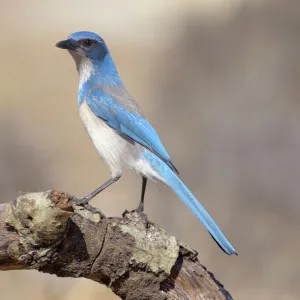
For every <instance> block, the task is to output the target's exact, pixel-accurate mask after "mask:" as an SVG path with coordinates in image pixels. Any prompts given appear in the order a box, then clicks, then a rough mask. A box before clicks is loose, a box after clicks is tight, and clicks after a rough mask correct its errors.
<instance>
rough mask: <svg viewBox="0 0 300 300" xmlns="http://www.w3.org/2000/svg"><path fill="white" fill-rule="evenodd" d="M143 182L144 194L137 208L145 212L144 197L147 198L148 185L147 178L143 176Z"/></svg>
mask: <svg viewBox="0 0 300 300" xmlns="http://www.w3.org/2000/svg"><path fill="white" fill-rule="evenodd" d="M142 178H143V183H142V194H141V201H140V204H139V206H138V208H137V211H140V212H143V211H144V199H145V192H146V186H147V178H146V177H144V176H142Z"/></svg>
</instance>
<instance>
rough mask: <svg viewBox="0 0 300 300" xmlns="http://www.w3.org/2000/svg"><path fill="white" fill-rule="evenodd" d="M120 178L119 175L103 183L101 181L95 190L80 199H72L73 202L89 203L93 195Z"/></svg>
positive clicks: (78, 203) (79, 203)
mask: <svg viewBox="0 0 300 300" xmlns="http://www.w3.org/2000/svg"><path fill="white" fill-rule="evenodd" d="M120 178H121V175H119V176H116V177H113V178H111V179H109V180H107V181H106V182H105V183H103V184H102V185H101V186H100V187H98V188H97V189H96V190H94V191H93V192H91V193H90V194H89V195H87V196H86V197H84V198H82V199H73V202H74V203H75V204H77V205H85V204H87V203H89V201H90V200H92V199H93V198H94V197H95V196H97V195H98V194H99V193H100V192H102V191H103V190H105V189H106V188H107V187H108V186H110V185H111V184H113V183H114V182H116V181H118V180H119V179H120Z"/></svg>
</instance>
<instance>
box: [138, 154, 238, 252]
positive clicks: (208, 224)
mask: <svg viewBox="0 0 300 300" xmlns="http://www.w3.org/2000/svg"><path fill="white" fill-rule="evenodd" d="M144 158H145V159H146V160H147V161H148V162H150V164H151V166H152V167H153V168H154V169H155V170H156V171H157V172H158V174H159V175H160V176H161V177H162V178H163V179H164V180H165V183H166V184H167V185H168V186H169V187H170V188H172V190H173V191H174V192H175V193H176V195H177V196H178V197H179V198H180V199H181V200H182V201H183V202H184V204H185V205H186V206H187V207H188V208H189V209H190V210H191V211H192V213H193V214H194V215H195V216H196V217H197V219H198V220H199V221H200V222H201V223H202V224H203V225H204V227H205V228H206V229H207V230H208V232H209V233H210V235H211V236H212V237H213V238H214V240H215V241H216V242H217V243H218V245H219V246H220V247H221V249H222V250H223V251H224V252H226V253H227V254H228V255H232V254H236V255H237V254H238V253H237V252H236V251H235V249H234V248H233V247H232V245H231V244H230V242H229V241H228V240H227V239H226V237H225V236H224V234H223V233H222V231H221V230H220V228H219V227H218V225H217V224H216V223H215V221H214V220H213V219H212V217H211V216H210V215H209V214H208V212H207V211H206V210H205V208H204V207H203V206H202V205H201V203H200V202H199V201H198V200H197V198H196V197H195V196H194V195H193V194H192V192H191V191H190V190H189V189H188V188H187V187H186V186H185V184H184V183H183V182H182V181H181V180H180V179H179V178H178V177H177V175H176V174H175V173H174V172H173V171H172V170H170V168H168V167H167V166H166V164H165V163H164V162H162V161H161V160H160V159H159V158H158V157H156V156H155V155H153V154H152V153H150V152H145V153H144Z"/></svg>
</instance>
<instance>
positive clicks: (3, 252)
mask: <svg viewBox="0 0 300 300" xmlns="http://www.w3.org/2000/svg"><path fill="white" fill-rule="evenodd" d="M70 199H71V198H70V196H68V195H67V194H65V193H60V192H54V191H48V192H42V193H25V194H23V195H21V196H20V197H18V198H17V199H16V200H15V201H13V202H10V203H6V204H1V205H0V270H3V271H5V270H24V269H36V270H39V271H42V272H45V273H50V274H56V275H57V276H62V277H85V278H89V279H92V280H94V281H97V282H99V283H101V284H105V285H106V286H108V287H109V288H111V289H112V291H113V292H114V293H115V294H117V295H119V296H120V297H121V298H122V299H127V300H143V299H145V300H146V299H155V300H163V299H174V300H175V299H217V300H219V299H232V298H231V296H230V295H229V293H228V292H227V291H226V290H225V289H224V288H223V286H222V285H221V284H220V283H219V282H218V281H217V280H216V279H215V278H214V276H213V274H212V273H210V272H208V271H207V270H206V269H205V267H203V266H202V265H201V264H200V263H199V261H198V259H197V253H196V252H195V251H193V250H192V249H190V248H188V247H187V246H186V245H184V244H183V243H181V242H180V241H178V240H177V239H176V238H175V237H174V236H172V235H170V234H169V233H167V232H165V231H164V230H163V229H161V228H159V227H158V226H157V225H155V224H153V223H151V222H149V221H148V220H147V218H146V216H144V215H140V214H138V213H136V212H131V213H128V212H126V213H124V216H123V217H122V218H117V217H115V218H106V217H104V216H103V215H102V214H101V213H97V212H91V211H89V210H86V209H84V208H82V207H79V206H74V205H73V206H72V203H71V201H70Z"/></svg>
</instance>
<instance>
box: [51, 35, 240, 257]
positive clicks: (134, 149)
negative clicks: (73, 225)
mask: <svg viewBox="0 0 300 300" xmlns="http://www.w3.org/2000/svg"><path fill="white" fill-rule="evenodd" d="M56 47H58V48H61V49H65V50H68V51H69V53H70V54H71V56H72V57H73V59H74V61H75V64H76V68H77V71H78V74H79V90H78V108H79V115H80V118H81V120H82V122H83V124H84V127H85V129H86V131H87V133H88V134H89V136H90V138H91V140H92V142H93V144H94V146H95V148H96V150H97V152H98V153H99V155H100V156H101V157H102V159H103V160H104V162H105V163H106V164H107V166H108V167H109V169H110V172H111V178H110V179H109V180H108V181H106V182H105V183H104V184H102V185H101V186H100V187H98V188H97V189H96V190H94V191H93V192H91V193H90V194H89V195H87V196H86V197H84V198H82V199H77V202H76V204H78V205H87V204H88V203H89V201H90V200H91V199H92V198H94V197H95V196H96V195H97V194H99V193H100V192H102V191H103V190H104V189H106V188H107V187H108V186H110V185H111V184H113V183H115V182H117V181H118V180H119V179H120V178H121V176H122V172H123V170H125V169H129V170H131V171H134V172H136V173H138V174H139V175H141V177H142V190H141V198H140V203H139V206H138V208H137V209H136V211H137V212H141V213H143V211H144V199H145V191H146V186H147V179H150V180H153V181H158V182H162V183H164V184H165V185H167V186H169V187H170V188H171V189H172V190H173V191H174V192H175V194H176V195H177V196H178V197H179V198H180V199H181V200H182V201H183V202H184V203H185V205H186V206H187V207H188V208H189V209H190V210H191V211H192V212H193V214H194V215H195V216H196V217H197V219H198V220H199V221H200V222H201V223H202V224H203V225H204V227H205V228H206V229H207V230H208V232H209V233H210V235H211V236H212V238H213V239H214V240H215V241H216V243H217V244H218V245H219V246H220V248H221V249H222V250H223V251H224V252H225V253H227V254H228V255H233V254H235V255H237V254H238V253H237V252H236V250H235V249H234V248H233V246H232V245H231V244H230V242H229V241H228V240H227V239H226V237H225V236H224V234H223V233H222V231H221V230H220V228H219V227H218V226H217V224H216V223H215V221H214V220H213V219H212V218H211V216H210V215H209V214H208V212H207V211H206V210H205V208H204V207H203V206H202V205H201V204H200V202H199V201H198V200H197V198H196V197H195V196H194V195H193V194H192V192H191V191H190V190H189V189H188V188H187V187H186V185H185V184H184V183H183V181H182V180H181V179H180V178H179V173H178V170H177V169H176V167H175V166H174V164H173V163H172V161H171V158H170V156H169V154H168V153H167V151H166V149H165V147H164V146H163V144H162V142H161V140H160V138H159V136H158V134H157V133H156V131H155V130H154V128H153V127H152V126H151V125H150V123H149V121H148V120H147V118H146V117H145V115H144V113H143V111H142V109H141V108H140V106H139V105H138V103H137V102H136V101H135V100H134V99H133V97H131V95H130V94H129V93H128V92H127V90H126V88H125V87H124V84H123V82H122V80H121V78H120V75H119V73H118V70H117V68H116V65H115V63H114V61H113V59H112V56H111V54H110V51H109V49H108V47H107V45H106V43H105V41H104V40H103V38H101V37H100V36H99V35H98V34H96V33H93V32H89V31H79V32H74V33H72V34H71V35H69V36H68V38H67V39H66V40H62V41H59V42H58V43H56Z"/></svg>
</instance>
